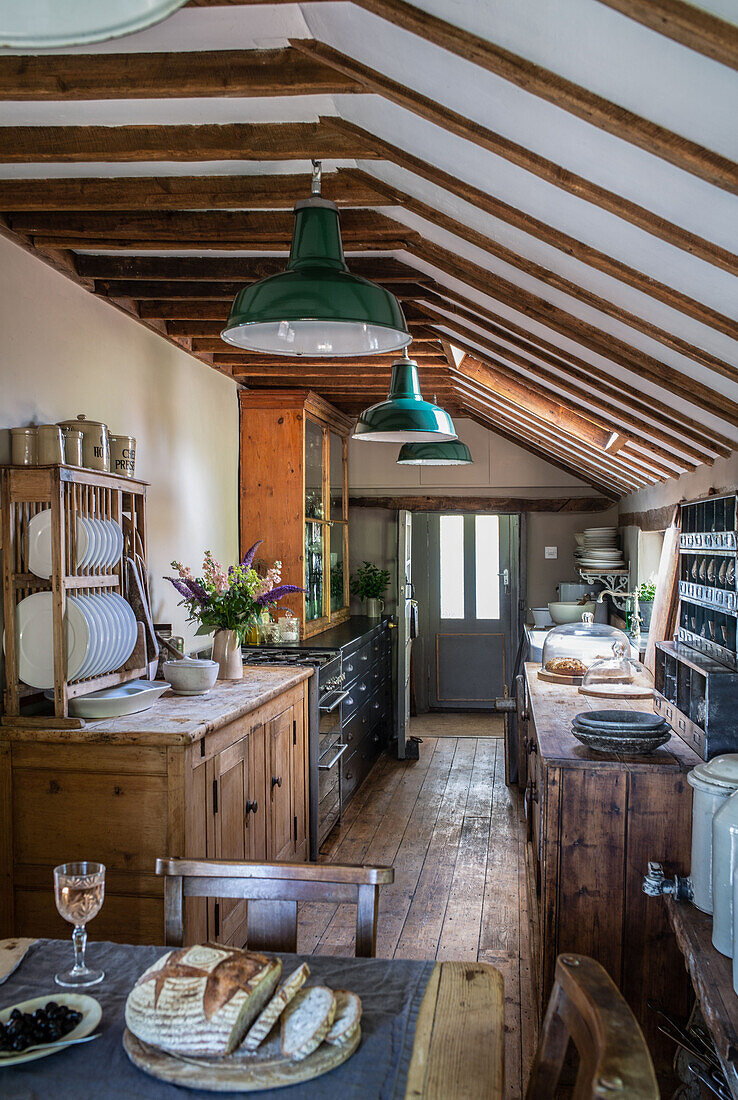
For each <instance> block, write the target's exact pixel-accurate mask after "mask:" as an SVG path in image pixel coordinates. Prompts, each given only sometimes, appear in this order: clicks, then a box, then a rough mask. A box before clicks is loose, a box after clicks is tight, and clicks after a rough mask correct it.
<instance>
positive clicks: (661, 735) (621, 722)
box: [571, 710, 671, 756]
mask: <svg viewBox="0 0 738 1100" xmlns="http://www.w3.org/2000/svg"><path fill="white" fill-rule="evenodd" d="M571 732H572V733H573V734H574V736H575V737H576V739H577V741H581V743H582V744H583V745H586V746H587V748H588V749H593V750H594V751H595V752H619V753H622V754H623V755H624V756H648V754H649V753H652V752H653V751H654V750H655V749H657V748H658V747H659V746H660V745H663V744H665V743H666V742H667V741H668V740H669V738H670V737H671V726H670V725H669V723H668V722H667V721H666V720H665V719H664V718H661V717H660V716H659V715H658V714H654V713H653V712H652V711H640V710H590V711H585V712H584V713H583V714H577V716H576V717H575V719H574V721H573V723H572V727H571Z"/></svg>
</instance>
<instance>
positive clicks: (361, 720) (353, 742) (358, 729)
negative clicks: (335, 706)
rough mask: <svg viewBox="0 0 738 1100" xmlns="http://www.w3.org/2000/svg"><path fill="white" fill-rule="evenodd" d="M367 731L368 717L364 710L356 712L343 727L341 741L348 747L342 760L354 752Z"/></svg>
mask: <svg viewBox="0 0 738 1100" xmlns="http://www.w3.org/2000/svg"><path fill="white" fill-rule="evenodd" d="M368 731H369V715H368V713H367V711H366V709H362V710H361V711H357V712H356V713H355V714H353V715H352V716H351V718H350V719H349V721H348V722H346V723H345V724H344V727H343V740H344V742H345V743H346V744H347V745H348V748H347V749H346V752H345V753H344V759H348V757H350V756H351V755H352V753H354V752H356V750H357V749H358V747H359V745H360V744H361V742H362V741H363V740H364V738H365V737H366V735H367V733H368Z"/></svg>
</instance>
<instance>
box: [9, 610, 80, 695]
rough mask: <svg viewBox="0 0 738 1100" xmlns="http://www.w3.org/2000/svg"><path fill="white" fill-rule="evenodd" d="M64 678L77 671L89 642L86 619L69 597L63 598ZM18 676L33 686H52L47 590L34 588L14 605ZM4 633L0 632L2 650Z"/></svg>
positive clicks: (51, 626)
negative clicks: (65, 647) (65, 603)
mask: <svg viewBox="0 0 738 1100" xmlns="http://www.w3.org/2000/svg"><path fill="white" fill-rule="evenodd" d="M65 625H66V631H67V679H69V680H74V679H75V678H76V676H77V675H78V674H79V670H80V669H81V668H82V666H83V664H84V662H85V659H86V657H87V651H88V647H89V644H90V628H89V626H88V625H87V620H86V618H85V617H84V615H83V614H82V612H81V611H80V609H79V607H77V606H75V605H74V604H73V603H71V601H69V600H68V601H67V613H66V617H65ZM16 626H17V640H16V645H17V654H18V677H19V679H20V680H22V681H23V683H24V684H28V685H29V687H35V688H51V687H53V686H54V643H53V616H52V594H51V592H34V593H33V595H32V596H26V598H25V599H24V600H21V602H20V603H19V604H18V606H17V608H16ZM4 649H5V635H4V634H3V650H4Z"/></svg>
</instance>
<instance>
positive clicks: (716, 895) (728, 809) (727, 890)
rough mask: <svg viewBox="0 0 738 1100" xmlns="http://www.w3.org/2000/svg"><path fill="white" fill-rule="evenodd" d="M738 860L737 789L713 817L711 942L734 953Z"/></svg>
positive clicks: (720, 948) (722, 950)
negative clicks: (734, 881)
mask: <svg viewBox="0 0 738 1100" xmlns="http://www.w3.org/2000/svg"><path fill="white" fill-rule="evenodd" d="M737 864H738V791H737V792H736V793H735V794H732V795H731V796H730V798H726V800H725V802H723V804H722V806H721V807H720V809H719V810H717V812H716V813H715V816H714V817H713V819H712V944H713V947H715V948H716V949H717V950H718V951H719V952H720V953H721V954H722V955H727V956H728V958H731V957H732V955H733V870H734V868H735V867H736V865H737Z"/></svg>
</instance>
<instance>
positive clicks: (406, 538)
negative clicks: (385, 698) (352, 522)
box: [395, 509, 415, 760]
mask: <svg viewBox="0 0 738 1100" xmlns="http://www.w3.org/2000/svg"><path fill="white" fill-rule="evenodd" d="M412 521H413V517H412V513H411V512H408V511H406V510H405V509H402V510H401V511H400V512H399V513H398V516H397V694H396V703H395V706H396V708H397V709H396V714H395V725H396V727H397V756H398V759H400V760H404V759H405V745H406V743H407V739H408V736H409V723H410V658H411V652H412V638H411V631H410V623H411V618H412V605H413V600H414V596H415V592H414V589H413V583H412V553H413V545H412V533H413V523H412Z"/></svg>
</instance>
